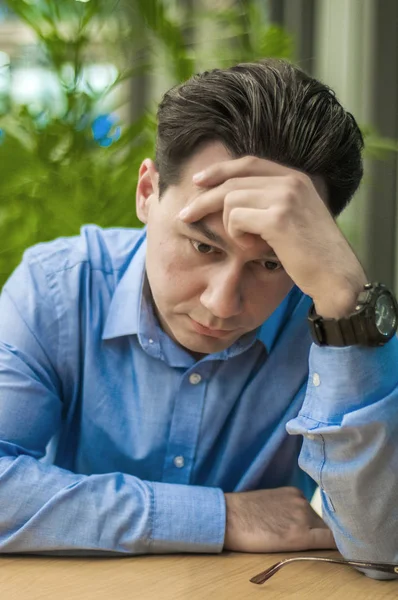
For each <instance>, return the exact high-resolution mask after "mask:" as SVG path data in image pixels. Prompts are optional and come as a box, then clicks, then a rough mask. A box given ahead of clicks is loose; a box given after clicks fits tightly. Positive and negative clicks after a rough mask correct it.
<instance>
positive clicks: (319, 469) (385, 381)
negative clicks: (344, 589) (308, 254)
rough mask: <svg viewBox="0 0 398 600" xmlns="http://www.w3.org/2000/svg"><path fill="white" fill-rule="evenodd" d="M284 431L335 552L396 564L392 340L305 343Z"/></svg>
mask: <svg viewBox="0 0 398 600" xmlns="http://www.w3.org/2000/svg"><path fill="white" fill-rule="evenodd" d="M287 430H288V432H289V433H290V434H301V435H302V436H303V438H304V439H303V446H302V450H301V454H300V459H299V462H300V466H301V468H302V469H303V470H304V471H306V472H307V473H308V474H309V475H310V476H311V477H312V478H313V479H314V480H315V481H316V482H317V483H318V485H319V486H320V489H321V497H322V503H323V517H324V519H325V521H326V522H327V523H328V525H329V526H330V527H331V529H332V531H333V533H334V537H335V540H336V543H337V546H338V548H339V550H340V552H341V553H342V554H343V555H344V556H345V557H347V558H351V559H359V560H360V559H362V560H370V561H381V562H398V535H397V532H398V502H397V499H398V339H397V337H394V338H393V339H392V340H390V342H388V343H387V344H386V345H385V346H382V347H378V348H363V347H356V346H350V347H347V348H333V347H319V346H316V345H315V344H313V345H312V347H311V351H310V357H309V379H308V386H307V391H306V396H305V399H304V403H303V405H302V409H301V411H300V413H299V415H298V416H297V418H295V419H293V420H291V421H289V423H288V424H287ZM367 574H369V573H367ZM371 576H372V577H375V578H389V577H388V576H386V575H383V574H380V573H376V572H373V573H371ZM392 577H393V576H392Z"/></svg>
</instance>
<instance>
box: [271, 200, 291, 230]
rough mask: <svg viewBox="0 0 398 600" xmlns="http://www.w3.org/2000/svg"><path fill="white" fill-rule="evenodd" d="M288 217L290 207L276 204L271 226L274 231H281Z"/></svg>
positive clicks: (285, 225)
mask: <svg viewBox="0 0 398 600" xmlns="http://www.w3.org/2000/svg"><path fill="white" fill-rule="evenodd" d="M289 218H290V207H289V206H282V205H281V206H278V207H277V208H275V210H274V211H273V216H272V227H273V229H275V230H276V231H283V230H284V229H285V228H286V227H287V225H288V222H289Z"/></svg>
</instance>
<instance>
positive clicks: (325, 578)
mask: <svg viewBox="0 0 398 600" xmlns="http://www.w3.org/2000/svg"><path fill="white" fill-rule="evenodd" d="M306 555H307V556H329V557H333V556H339V555H338V553H337V552H331V551H327V552H326V551H323V552H311V553H305V552H301V553H297V554H273V555H270V554H268V555H261V554H237V553H223V554H221V555H208V554H207V555H168V556H138V557H123V558H70V557H67V558H64V557H62V558H61V557H49V558H47V557H34V556H22V555H2V556H1V555H0V597H1V600H128V599H130V598H131V599H134V600H224V599H225V600H234V599H236V600H246V599H251V598H254V599H257V600H258V599H267V600H269V599H272V600H279V599H280V598H294V599H298V600H299V599H301V598H302V599H303V600H304V599H305V600H310V599H312V598H315V599H319V600H329V599H333V600H344V599H346V598H347V599H349V600H378V599H379V598H380V599H381V598H383V599H391V600H392V599H393V598H394V600H397V598H398V580H396V581H374V580H372V579H369V578H368V577H365V576H364V575H362V574H361V573H358V572H357V571H355V570H352V569H351V568H349V567H345V566H343V567H342V566H339V565H333V564H327V563H313V562H308V563H305V562H303V563H295V564H291V565H287V566H285V567H283V570H281V571H280V572H279V573H277V574H276V575H274V577H273V578H272V579H270V580H269V581H268V582H266V583H264V584H263V585H254V584H253V583H250V582H249V579H250V577H251V576H253V575H256V574H257V573H258V572H259V571H262V570H264V569H265V568H266V567H267V566H271V565H272V564H273V563H275V562H277V561H278V560H281V559H283V558H289V557H291V556H306Z"/></svg>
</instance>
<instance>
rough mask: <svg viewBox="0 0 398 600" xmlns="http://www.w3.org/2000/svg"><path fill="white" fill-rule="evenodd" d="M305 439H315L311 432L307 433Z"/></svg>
mask: <svg viewBox="0 0 398 600" xmlns="http://www.w3.org/2000/svg"><path fill="white" fill-rule="evenodd" d="M307 439H308V440H314V439H315V436H314V434H313V433H308V434H307Z"/></svg>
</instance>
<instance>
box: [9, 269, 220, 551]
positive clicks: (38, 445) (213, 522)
mask: <svg viewBox="0 0 398 600" xmlns="http://www.w3.org/2000/svg"><path fill="white" fill-rule="evenodd" d="M45 279H46V278H45V275H44V273H43V272H42V270H41V269H40V265H39V264H34V265H30V266H29V265H27V264H26V261H25V262H24V263H23V264H22V265H20V267H18V269H17V270H16V271H15V273H14V274H13V276H12V277H11V279H10V280H9V281H8V283H7V284H6V286H5V288H4V290H3V293H2V295H1V298H0V506H1V511H0V552H7V553H15V552H18V553H35V554H44V555H46V554H59V555H96V554H102V555H103V554H105V555H113V554H145V553H166V552H220V551H221V550H222V548H223V543H224V533H225V501H224V495H223V493H222V490H220V489H218V488H208V487H199V486H184V485H174V484H164V483H156V482H155V483H154V482H149V481H142V480H140V479H138V478H137V477H134V476H133V475H130V474H126V473H121V472H116V473H107V474H100V475H97V474H95V475H81V474H76V473H73V472H71V471H68V470H65V469H62V468H60V467H57V466H55V465H52V464H47V463H45V461H42V460H41V459H42V458H43V457H44V456H45V453H46V446H47V444H48V443H49V441H50V439H51V438H52V437H53V436H54V435H56V433H57V431H58V430H59V429H60V428H61V427H62V420H63V416H64V414H63V409H64V403H63V400H62V398H63V382H62V380H61V378H60V377H59V368H58V365H59V363H60V362H61V361H62V360H65V356H64V355H63V348H64V343H65V340H62V338H61V337H60V335H61V334H60V331H59V327H58V325H59V315H57V314H56V311H55V307H54V305H53V303H52V300H51V294H50V291H49V290H48V288H47V283H46V280H45Z"/></svg>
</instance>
